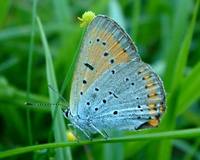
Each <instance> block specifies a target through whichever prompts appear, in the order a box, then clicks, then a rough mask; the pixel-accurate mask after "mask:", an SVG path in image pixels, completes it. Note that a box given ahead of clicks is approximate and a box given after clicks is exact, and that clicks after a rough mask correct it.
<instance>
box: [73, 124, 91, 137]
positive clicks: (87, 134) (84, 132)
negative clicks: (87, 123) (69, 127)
mask: <svg viewBox="0 0 200 160" xmlns="http://www.w3.org/2000/svg"><path fill="white" fill-rule="evenodd" d="M74 125H75V127H76V128H78V129H79V130H80V131H81V132H82V133H83V134H84V135H85V136H86V137H87V138H88V139H89V140H92V138H91V136H90V135H89V133H87V132H86V131H84V130H83V129H82V128H81V127H79V126H78V125H76V124H74Z"/></svg>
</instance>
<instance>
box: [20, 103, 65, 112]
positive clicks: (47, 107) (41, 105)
mask: <svg viewBox="0 0 200 160" xmlns="http://www.w3.org/2000/svg"><path fill="white" fill-rule="evenodd" d="M24 104H25V105H26V106H29V107H31V108H33V109H39V110H46V111H50V107H51V106H61V109H62V111H64V110H65V108H66V105H63V104H60V103H55V104H52V103H32V102H25V103H24Z"/></svg>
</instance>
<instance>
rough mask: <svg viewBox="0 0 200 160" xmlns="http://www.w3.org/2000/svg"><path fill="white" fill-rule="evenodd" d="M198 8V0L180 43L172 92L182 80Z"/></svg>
mask: <svg viewBox="0 0 200 160" xmlns="http://www.w3.org/2000/svg"><path fill="white" fill-rule="evenodd" d="M198 8H199V0H198V1H197V4H196V6H195V8H194V12H193V16H192V20H191V23H190V26H189V28H188V31H187V34H186V35H185V38H184V41H183V43H182V46H181V49H180V52H179V54H178V57H177V61H176V66H175V71H174V75H173V77H172V79H173V80H172V90H173V89H175V88H177V87H178V85H179V84H180V82H181V79H183V71H184V69H185V66H186V63H187V59H188V54H189V48H190V44H191V42H192V35H193V32H194V27H195V24H196V17H197V13H198Z"/></svg>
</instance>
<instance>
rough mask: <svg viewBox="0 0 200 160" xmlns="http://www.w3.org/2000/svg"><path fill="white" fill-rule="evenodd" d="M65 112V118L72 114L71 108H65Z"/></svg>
mask: <svg viewBox="0 0 200 160" xmlns="http://www.w3.org/2000/svg"><path fill="white" fill-rule="evenodd" d="M63 114H64V116H65V118H67V119H69V116H70V115H71V112H70V109H69V108H67V109H65V110H63Z"/></svg>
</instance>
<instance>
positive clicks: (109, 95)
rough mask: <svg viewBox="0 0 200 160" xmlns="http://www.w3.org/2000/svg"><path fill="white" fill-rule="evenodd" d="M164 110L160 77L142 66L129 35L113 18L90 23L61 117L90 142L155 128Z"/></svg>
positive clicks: (149, 68) (99, 18)
mask: <svg viewBox="0 0 200 160" xmlns="http://www.w3.org/2000/svg"><path fill="white" fill-rule="evenodd" d="M165 108H166V105H165V91H164V87H163V84H162V81H161V79H160V78H159V76H158V75H157V74H156V73H155V72H154V71H153V70H152V68H151V67H150V66H149V65H148V64H146V63H144V62H143V61H142V60H141V58H140V56H139V54H138V51H137V48H136V46H135V44H134V43H133V41H132V40H131V38H130V37H129V35H128V34H127V33H126V32H125V31H124V30H123V29H122V28H121V27H120V26H119V25H118V24H117V22H115V21H114V20H112V19H111V18H109V17H107V16H104V15H98V16H96V17H95V18H94V19H93V20H92V21H91V23H90V24H89V25H88V27H87V30H86V32H85V36H84V39H83V44H82V46H81V49H80V54H79V57H78V62H77V65H76V69H75V74H74V77H73V82H72V88H71V93H70V107H69V108H68V109H66V110H65V111H64V115H65V117H66V118H67V119H68V120H69V121H70V122H71V124H72V125H73V126H74V127H76V128H77V129H78V130H80V131H82V132H83V133H84V135H85V136H86V137H88V138H90V137H91V135H92V134H94V133H99V134H101V135H102V136H103V137H105V138H107V137H108V133H110V132H111V131H112V130H116V131H123V130H139V129H143V128H151V127H156V126H158V124H159V121H160V118H161V116H162V114H163V113H164V111H165Z"/></svg>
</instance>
